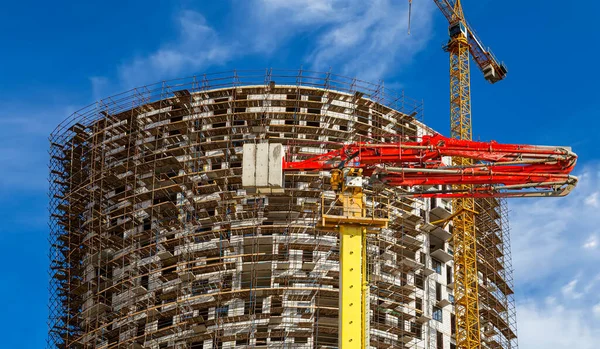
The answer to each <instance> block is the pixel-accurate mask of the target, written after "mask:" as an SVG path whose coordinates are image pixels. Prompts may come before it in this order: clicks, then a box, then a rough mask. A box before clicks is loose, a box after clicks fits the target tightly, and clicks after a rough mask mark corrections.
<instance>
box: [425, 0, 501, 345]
mask: <svg viewBox="0 0 600 349" xmlns="http://www.w3.org/2000/svg"><path fill="white" fill-rule="evenodd" d="M434 1H435V3H436V4H437V5H438V7H439V9H440V11H442V13H443V14H444V16H445V17H446V19H447V20H448V22H449V27H448V34H449V36H450V38H449V41H448V44H447V45H446V46H445V50H446V51H448V52H449V54H450V137H451V138H455V139H461V140H471V139H472V138H473V128H472V123H471V70H470V53H472V54H473V58H474V60H475V62H476V63H477V65H478V66H479V68H480V69H481V71H482V72H483V74H484V77H485V78H486V79H487V80H488V81H490V82H491V83H495V82H497V81H500V80H502V79H503V78H504V76H505V75H506V68H505V67H504V65H502V64H499V63H498V62H497V61H496V59H495V57H494V56H493V55H492V53H491V52H490V51H489V50H488V49H485V48H484V47H483V46H482V44H481V41H480V40H479V39H478V38H477V36H476V35H475V33H474V31H473V30H471V28H470V27H469V25H468V24H467V22H466V20H465V17H464V13H463V8H462V4H461V1H460V0H455V1H454V2H452V0H434ZM452 163H453V165H454V166H469V165H472V164H473V160H471V159H468V158H464V157H453V158H452ZM453 188H454V189H456V190H468V189H469V186H465V185H455V186H453ZM452 210H453V212H454V213H455V216H454V218H453V221H452V222H453V225H454V233H453V234H452V242H453V245H454V280H455V283H454V285H455V286H454V297H455V314H456V343H457V347H458V348H461V349H476V348H480V346H481V328H480V323H479V277H478V273H477V232H476V217H477V212H476V210H475V199H474V198H473V197H461V198H454V199H453V200H452Z"/></svg>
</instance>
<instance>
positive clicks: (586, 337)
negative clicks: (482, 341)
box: [517, 302, 600, 349]
mask: <svg viewBox="0 0 600 349" xmlns="http://www.w3.org/2000/svg"><path fill="white" fill-rule="evenodd" d="M599 308H600V307H599ZM598 311H600V309H598ZM594 312H596V308H594ZM597 325H598V324H597V322H594V321H590V320H589V315H588V314H587V313H586V311H583V310H579V309H577V310H574V309H569V308H568V307H565V306H562V305H557V304H541V305H537V304H536V303H534V302H524V303H522V304H519V307H518V323H517V326H518V333H519V347H520V348H523V349H529V348H532V349H533V348H577V349H595V348H598V343H600V331H599V327H598V326H597Z"/></svg>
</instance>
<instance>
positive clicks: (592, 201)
mask: <svg viewBox="0 0 600 349" xmlns="http://www.w3.org/2000/svg"><path fill="white" fill-rule="evenodd" d="M598 194H599V193H598V192H593V193H592V194H590V196H588V197H587V198H585V204H586V205H588V206H592V207H598V206H600V201H598Z"/></svg>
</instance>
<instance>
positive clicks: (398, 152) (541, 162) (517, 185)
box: [283, 134, 577, 198]
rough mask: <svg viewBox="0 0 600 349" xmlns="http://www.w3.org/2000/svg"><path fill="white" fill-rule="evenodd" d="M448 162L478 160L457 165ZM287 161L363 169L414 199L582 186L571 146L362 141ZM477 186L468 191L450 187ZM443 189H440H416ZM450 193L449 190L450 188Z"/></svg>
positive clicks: (290, 165) (437, 138) (551, 192)
mask: <svg viewBox="0 0 600 349" xmlns="http://www.w3.org/2000/svg"><path fill="white" fill-rule="evenodd" d="M444 157H462V158H469V159H473V160H474V162H473V164H472V165H466V166H452V165H447V164H445V163H444V161H443V158H444ZM286 160H287V159H284V161H283V170H284V171H291V170H301V171H309V170H332V169H343V168H360V169H362V170H363V174H364V175H365V176H371V179H372V180H375V181H381V182H383V183H384V184H387V185H390V186H407V187H410V188H413V189H412V190H411V191H410V192H409V193H407V194H406V195H408V196H413V197H450V198H452V197H539V196H565V195H567V194H568V193H569V192H570V191H571V190H572V189H573V188H574V187H575V185H576V184H577V177H575V176H572V175H570V173H571V171H572V170H573V168H574V167H575V163H576V161H577V155H576V154H575V153H573V152H572V151H571V149H570V148H568V147H550V146H532V145H519V144H500V143H497V142H494V141H492V142H476V141H468V140H459V139H452V138H447V137H444V136H442V135H439V134H438V135H433V136H423V137H422V140H421V141H405V142H394V143H383V144H377V143H367V142H357V143H352V144H347V145H345V146H343V147H342V148H340V149H337V150H334V151H330V152H328V153H325V154H322V155H318V156H315V157H312V158H309V159H306V160H303V161H296V162H289V161H286ZM460 184H470V185H474V186H475V187H473V188H472V189H469V191H458V190H452V189H450V188H449V187H450V186H451V185H460ZM422 186H441V188H442V189H439V190H417V189H416V188H417V187H418V188H422ZM445 188H447V189H445Z"/></svg>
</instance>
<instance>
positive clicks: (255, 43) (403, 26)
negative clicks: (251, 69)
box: [91, 0, 434, 92]
mask: <svg viewBox="0 0 600 349" xmlns="http://www.w3.org/2000/svg"><path fill="white" fill-rule="evenodd" d="M413 6H414V8H413V11H412V13H413V18H412V27H413V29H412V35H408V33H407V30H408V5H407V2H404V1H395V0H373V1H363V0H250V1H246V2H243V3H237V4H235V6H232V12H231V13H230V14H229V15H228V16H227V19H226V20H225V22H227V21H228V20H229V21H231V22H232V23H235V25H233V26H227V25H222V26H220V27H218V29H217V27H213V26H211V25H210V24H209V23H208V22H207V20H206V18H205V17H204V16H203V15H202V14H201V13H200V12H196V11H193V10H185V11H182V12H181V13H180V15H179V16H178V18H177V21H176V25H177V28H178V35H177V37H176V38H175V39H174V40H172V41H170V42H165V43H163V44H162V45H160V47H159V49H157V50H156V51H154V52H150V53H148V54H145V55H141V56H139V57H136V58H133V59H130V60H127V61H125V62H124V63H123V64H121V65H120V66H119V68H118V80H119V81H118V83H117V86H115V87H114V88H113V90H116V89H117V88H118V89H128V88H132V87H135V86H139V85H141V84H147V83H153V82H157V81H159V80H161V79H172V78H178V77H181V76H182V75H186V76H187V75H190V74H193V73H198V72H202V70H206V69H210V68H213V67H215V66H226V65H228V64H229V63H231V62H232V61H235V60H236V59H240V58H242V57H246V56H253V57H259V58H262V59H265V60H267V59H269V57H271V56H273V55H274V54H275V53H277V54H278V55H279V56H280V58H281V59H284V58H285V57H284V55H285V54H286V52H288V51H290V50H300V51H301V52H300V53H295V51H294V55H295V56H293V57H291V58H290V59H289V61H291V62H293V64H294V65H295V66H294V67H279V68H296V67H298V66H300V65H304V67H305V68H307V69H311V70H328V69H329V68H331V69H332V71H333V72H335V73H338V74H343V75H350V76H356V77H358V78H360V79H363V80H368V81H374V82H376V81H377V80H379V79H382V78H384V77H385V76H386V74H387V73H389V72H390V71H391V70H392V69H394V70H395V71H398V70H400V69H401V68H402V67H405V66H406V65H407V64H409V63H410V62H411V61H412V59H413V58H414V56H415V55H416V54H417V53H418V52H419V51H420V50H422V49H423V48H424V47H425V44H426V43H427V41H428V38H429V36H430V32H431V19H432V17H433V14H434V5H432V4H431V2H429V1H426V2H421V1H419V2H415V4H414V5H413ZM231 68H233V67H231ZM256 68H259V69H260V68H263V67H256ZM91 82H92V86H93V89H94V90H95V91H98V90H100V89H102V90H106V81H105V80H104V78H102V77H93V78H92V79H91ZM114 92H116V91H114Z"/></svg>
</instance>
